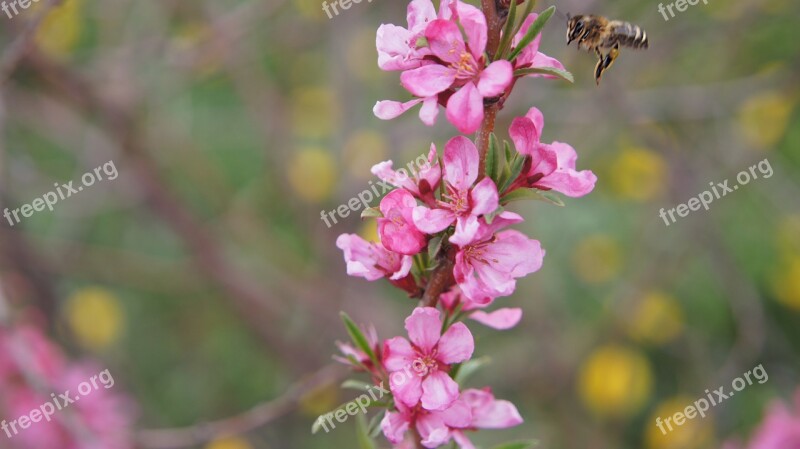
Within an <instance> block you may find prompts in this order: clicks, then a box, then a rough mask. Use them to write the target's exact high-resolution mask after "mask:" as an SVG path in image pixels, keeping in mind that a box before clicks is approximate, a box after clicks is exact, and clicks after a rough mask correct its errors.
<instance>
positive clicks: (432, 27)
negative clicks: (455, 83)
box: [425, 19, 467, 87]
mask: <svg viewBox="0 0 800 449" xmlns="http://www.w3.org/2000/svg"><path fill="white" fill-rule="evenodd" d="M425 37H426V38H427V39H428V45H429V46H430V49H431V52H433V54H434V55H436V57H438V58H439V59H441V60H442V61H445V62H449V63H451V64H452V63H457V62H459V61H460V60H461V55H462V54H464V53H466V51H467V49H466V46H465V44H464V38H463V36H462V35H461V30H460V29H458V25H457V24H456V23H455V22H452V21H450V20H443V19H437V20H434V21H432V22H431V23H430V24H429V25H428V27H427V28H426V29H425ZM448 87H449V86H448Z"/></svg>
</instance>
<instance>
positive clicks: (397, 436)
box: [381, 412, 410, 444]
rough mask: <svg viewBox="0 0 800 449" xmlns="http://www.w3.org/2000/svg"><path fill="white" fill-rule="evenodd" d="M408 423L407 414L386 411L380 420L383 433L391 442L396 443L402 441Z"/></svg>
mask: <svg viewBox="0 0 800 449" xmlns="http://www.w3.org/2000/svg"><path fill="white" fill-rule="evenodd" d="M409 425H410V421H409V419H408V416H406V415H404V414H402V413H397V412H387V413H386V415H385V416H384V417H383V419H382V420H381V430H383V435H384V436H385V437H386V439H387V440H389V442H391V443H392V444H398V443H400V442H402V441H403V436H404V435H405V433H406V431H408V427H409Z"/></svg>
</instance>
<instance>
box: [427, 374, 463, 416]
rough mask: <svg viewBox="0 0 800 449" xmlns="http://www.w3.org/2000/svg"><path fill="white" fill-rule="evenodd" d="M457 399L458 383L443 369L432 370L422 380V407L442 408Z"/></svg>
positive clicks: (430, 408)
mask: <svg viewBox="0 0 800 449" xmlns="http://www.w3.org/2000/svg"><path fill="white" fill-rule="evenodd" d="M456 399H458V384H457V383H456V382H455V381H454V380H453V379H451V378H450V376H449V375H447V374H446V373H444V372H443V371H434V372H432V373H431V374H429V375H428V377H426V378H425V380H424V381H422V397H421V400H422V408H424V409H425V410H444V409H446V408H447V407H449V406H450V404H452V403H453V401H455V400H456Z"/></svg>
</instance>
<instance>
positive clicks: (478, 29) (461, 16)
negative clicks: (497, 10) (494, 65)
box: [440, 1, 487, 60]
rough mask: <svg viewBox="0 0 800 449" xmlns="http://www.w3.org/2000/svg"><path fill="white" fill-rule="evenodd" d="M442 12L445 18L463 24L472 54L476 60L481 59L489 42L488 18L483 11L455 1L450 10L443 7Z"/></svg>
mask: <svg viewBox="0 0 800 449" xmlns="http://www.w3.org/2000/svg"><path fill="white" fill-rule="evenodd" d="M453 6H455V8H453ZM440 12H441V13H442V17H443V18H445V19H451V20H454V19H455V20H457V21H458V23H460V24H461V26H462V27H463V28H464V34H466V35H467V43H468V44H469V48H470V52H471V53H472V55H473V57H474V58H475V59H476V60H477V59H480V58H481V56H483V52H484V50H486V41H487V26H486V16H485V15H484V14H483V11H481V10H480V9H478V8H476V7H475V6H472V5H470V4H469V3H466V2H463V1H455V2H452V3H451V4H450V8H444V7H441V11H440Z"/></svg>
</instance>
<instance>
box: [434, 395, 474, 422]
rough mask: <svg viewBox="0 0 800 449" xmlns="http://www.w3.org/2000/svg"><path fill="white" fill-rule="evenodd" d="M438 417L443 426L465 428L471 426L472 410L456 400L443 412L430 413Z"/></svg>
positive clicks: (464, 403)
mask: <svg viewBox="0 0 800 449" xmlns="http://www.w3.org/2000/svg"><path fill="white" fill-rule="evenodd" d="M432 413H436V414H437V415H439V416H440V417H441V418H442V420H443V421H444V423H445V424H447V426H448V427H451V428H461V429H463V428H465V427H470V426H471V424H472V408H471V407H470V406H469V404H467V402H466V401H463V400H461V399H456V400H455V401H454V402H453V403H452V404H451V405H450V407H447V408H446V409H445V410H442V411H437V412H432Z"/></svg>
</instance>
